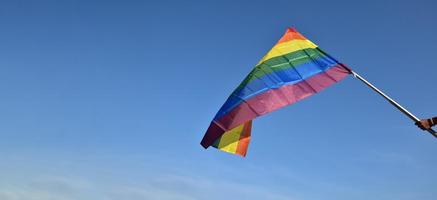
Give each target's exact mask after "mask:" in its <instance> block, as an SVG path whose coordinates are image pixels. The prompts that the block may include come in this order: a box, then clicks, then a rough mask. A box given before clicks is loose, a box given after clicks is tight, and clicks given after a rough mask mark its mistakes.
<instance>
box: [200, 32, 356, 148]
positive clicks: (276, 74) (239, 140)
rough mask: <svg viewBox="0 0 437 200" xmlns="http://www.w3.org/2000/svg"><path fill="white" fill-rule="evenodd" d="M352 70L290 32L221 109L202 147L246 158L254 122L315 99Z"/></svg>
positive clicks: (298, 35) (296, 33) (302, 37)
mask: <svg viewBox="0 0 437 200" xmlns="http://www.w3.org/2000/svg"><path fill="white" fill-rule="evenodd" d="M350 72H351V71H350V69H349V68H347V67H346V66H344V65H343V64H341V63H339V62H338V61H337V60H335V59H334V58H332V57H331V56H329V55H328V54H326V53H325V52H324V51H322V50H321V49H319V48H318V46H317V45H315V44H314V43H312V42H311V41H310V40H308V39H306V38H305V37H304V36H303V35H301V34H300V33H299V32H297V31H296V30H295V29H293V28H288V29H287V31H286V33H285V34H284V35H283V36H282V38H281V39H280V40H279V41H278V42H277V43H276V45H275V46H273V48H272V49H271V50H270V51H269V52H268V53H267V54H266V55H265V56H264V57H263V58H262V59H261V60H260V61H259V63H258V64H257V65H256V66H255V68H254V69H253V70H252V71H251V72H250V73H249V75H247V77H246V78H245V79H244V80H243V82H242V83H241V84H240V85H239V86H238V87H237V88H236V89H235V90H234V91H233V92H232V94H231V95H230V96H229V98H228V99H227V100H226V102H225V103H224V105H223V106H222V107H221V108H220V110H219V111H218V113H217V114H216V116H215V117H214V119H213V120H212V122H211V124H210V126H209V128H208V130H207V131H206V133H205V136H204V137H203V139H202V142H201V145H202V146H203V147H204V148H208V147H209V146H213V147H215V148H218V149H220V150H223V151H225V152H229V153H233V154H238V155H241V156H245V155H246V152H247V147H248V145H249V141H250V132H251V126H252V120H253V119H254V118H256V117H258V116H261V115H264V114H267V113H269V112H272V111H274V110H277V109H279V108H282V107H284V106H286V105H289V104H292V103H295V102H297V101H299V100H301V99H304V98H305V97H308V96H311V95H313V94H315V93H317V92H319V91H321V90H323V89H324V88H326V87H328V86H330V85H332V84H334V83H336V82H338V81H340V80H342V79H343V78H345V77H346V76H347V75H348V74H350Z"/></svg>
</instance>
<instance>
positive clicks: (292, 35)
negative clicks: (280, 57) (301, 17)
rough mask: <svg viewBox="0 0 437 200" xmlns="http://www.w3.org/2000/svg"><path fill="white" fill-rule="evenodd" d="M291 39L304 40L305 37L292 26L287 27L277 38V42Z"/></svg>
mask: <svg viewBox="0 0 437 200" xmlns="http://www.w3.org/2000/svg"><path fill="white" fill-rule="evenodd" d="M291 40H306V38H305V37H304V36H303V35H301V34H300V33H299V32H297V30H296V29H294V28H288V29H287V31H286V32H285V34H284V35H283V36H282V37H281V39H279V41H278V43H277V44H280V43H284V42H288V41H291Z"/></svg>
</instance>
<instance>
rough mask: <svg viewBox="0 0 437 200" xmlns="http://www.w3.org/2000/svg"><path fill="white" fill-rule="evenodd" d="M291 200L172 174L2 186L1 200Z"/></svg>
mask: <svg viewBox="0 0 437 200" xmlns="http://www.w3.org/2000/svg"><path fill="white" fill-rule="evenodd" d="M229 197H232V198H240V199H275V200H292V199H294V198H291V197H289V196H288V195H286V194H280V193H278V192H277V191H272V188H262V187H259V186H256V185H251V184H242V183H234V182H232V181H223V180H220V181H215V180H209V179H205V178H201V177H191V176H183V175H176V174H166V175H157V176H155V177H153V178H152V179H150V180H146V181H144V183H141V184H140V183H137V184H117V183H114V182H111V183H104V182H101V181H96V180H94V181H92V180H87V179H84V178H78V177H63V176H57V177H54V176H46V177H39V178H34V179H30V180H26V181H24V182H21V183H19V184H13V185H3V186H2V187H1V189H0V199H2V200H76V199H81V200H88V199H89V200H91V199H92V200H95V199H102V200H118V199H129V200H153V199H159V200H173V199H177V200H201V199H206V198H208V199H211V200H214V199H224V198H229Z"/></svg>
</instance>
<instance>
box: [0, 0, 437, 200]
mask: <svg viewBox="0 0 437 200" xmlns="http://www.w3.org/2000/svg"><path fill="white" fill-rule="evenodd" d="M436 9H437V4H436V3H435V2H433V1H431V0H429V1H419V0H418V1H333V0H331V1H215V2H214V1H209V2H207V1H165V0H161V1H155V2H152V1H56V0H52V1H46V0H41V1H0V25H1V32H0V138H1V139H0V199H2V200H76V199H80V200H96V199H99V200H119V199H120V200H124V199H129V200H153V199H159V200H170V199H171V200H172V199H177V200H206V199H207V200H221V199H234V198H236V199H253V200H264V199H274V200H320V199H323V200H350V199H354V200H367V199H383V200H394V199H396V200H407V199H408V200H410V199H414V200H417V199H436V198H437V190H436V188H435V186H436V185H437V174H436V173H435V172H436V170H435V169H436V166H437V156H436V153H437V140H436V139H435V138H433V137H432V136H430V135H429V134H427V133H425V132H423V131H421V130H419V129H418V128H417V127H415V126H414V125H413V123H412V121H410V119H408V118H407V117H405V116H404V115H402V114H401V113H400V112H399V111H397V110H396V109H395V108H394V107H392V106H391V105H390V104H388V103H387V102H385V101H384V100H383V99H382V98H381V97H380V96H378V95H377V94H376V93H374V92H373V91H371V90H369V89H368V88H367V87H366V86H364V85H363V84H362V83H360V82H359V81H357V80H356V79H354V78H353V77H348V78H346V79H345V80H344V81H342V82H340V83H338V84H335V85H334V86H333V87H330V88H328V89H326V90H324V91H323V92H322V93H320V94H317V95H315V96H312V97H310V98H308V99H306V100H304V101H300V102H298V103H296V104H293V105H291V106H288V107H286V108H284V109H281V110H279V111H276V112H273V113H271V114H269V115H267V116H264V117H260V118H257V119H256V120H255V121H254V126H253V132H252V142H251V144H250V146H249V151H248V156H247V157H246V158H242V157H239V156H235V155H231V154H227V153H224V152H221V151H218V150H216V149H213V148H210V149H208V150H204V149H203V148H202V147H201V146H200V145H199V142H200V140H201V138H202V136H203V134H204V132H205V130H206V128H207V127H208V125H209V123H210V120H211V119H212V118H213V117H214V115H215V113H216V112H217V111H218V109H219V108H220V106H221V105H222V104H223V103H224V101H225V100H226V98H227V97H228V95H229V94H230V93H231V92H232V91H233V89H234V88H235V87H236V86H237V85H238V84H239V83H240V82H241V80H242V79H243V78H244V76H245V75H246V74H247V73H248V72H249V71H250V70H251V69H252V67H253V66H254V65H255V64H256V63H257V62H258V60H259V59H260V58H261V57H262V56H263V55H264V54H265V53H266V52H267V51H268V50H269V49H270V48H271V47H272V45H273V44H274V43H275V42H276V41H277V40H278V39H279V38H280V37H281V35H282V34H283V33H284V31H285V29H286V28H287V27H290V26H292V27H296V28H297V29H298V30H299V31H300V32H301V33H302V34H304V35H305V36H307V37H308V38H309V39H311V40H312V41H313V42H315V43H316V44H318V45H319V46H320V47H321V48H322V49H324V50H325V51H327V52H328V53H330V54H331V55H332V56H334V57H336V58H337V59H338V60H340V61H342V62H343V63H346V64H348V65H349V66H350V67H351V68H353V69H354V70H355V71H357V72H358V73H360V74H361V75H363V76H364V77H366V78H367V79H368V80H369V81H371V82H373V83H374V84H375V85H377V86H378V87H380V88H381V89H382V90H384V91H385V92H386V93H388V94H389V95H391V96H392V97H393V98H394V99H396V100H398V101H399V102H400V103H401V104H402V105H404V106H405V107H406V108H408V109H410V111H412V112H413V113H416V114H417V115H418V116H419V117H421V118H423V117H431V116H433V115H436V114H437V110H436V109H435V102H436V101H435V99H437V92H436V87H435V83H436V81H435V80H436V75H437V66H436V63H435V61H434V58H435V57H436V56H437V53H436V52H437V37H436V35H437V28H436V27H437V12H435V10H436Z"/></svg>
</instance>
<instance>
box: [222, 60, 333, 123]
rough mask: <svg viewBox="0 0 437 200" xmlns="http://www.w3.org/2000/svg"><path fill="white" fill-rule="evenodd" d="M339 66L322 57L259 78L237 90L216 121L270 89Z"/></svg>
mask: <svg viewBox="0 0 437 200" xmlns="http://www.w3.org/2000/svg"><path fill="white" fill-rule="evenodd" d="M337 64H338V62H336V61H335V60H334V59H332V58H330V57H320V58H318V59H314V60H312V61H311V62H307V63H303V64H300V65H297V66H295V67H290V68H287V69H284V70H278V71H274V72H273V73H269V74H266V75H264V76H262V77H259V78H258V79H255V80H253V81H251V82H249V83H248V84H247V85H246V86H244V87H241V88H238V89H237V90H235V91H234V92H233V93H232V94H231V96H229V98H228V99H227V100H226V102H225V104H223V106H222V107H221V108H220V110H219V111H218V113H217V114H216V116H215V117H214V119H219V118H220V117H222V116H224V115H225V114H227V113H228V112H229V111H231V110H232V109H233V108H235V107H237V106H238V105H239V104H241V103H242V102H243V101H244V100H247V99H249V98H251V97H253V96H256V95H258V94H261V93H263V92H266V91H268V90H270V89H277V88H280V87H282V86H284V85H289V84H296V83H299V82H301V81H303V80H305V79H307V78H310V77H312V76H314V75H317V74H319V73H322V72H324V71H326V70H327V69H329V68H331V67H333V66H335V65H337ZM255 70H256V69H255Z"/></svg>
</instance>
